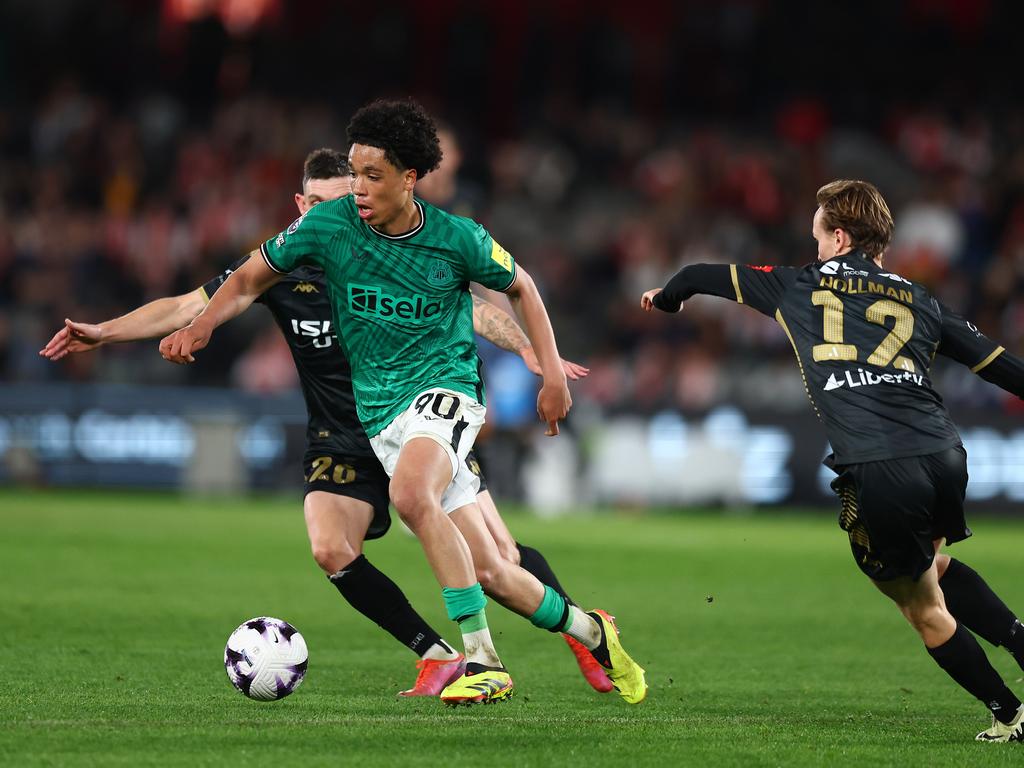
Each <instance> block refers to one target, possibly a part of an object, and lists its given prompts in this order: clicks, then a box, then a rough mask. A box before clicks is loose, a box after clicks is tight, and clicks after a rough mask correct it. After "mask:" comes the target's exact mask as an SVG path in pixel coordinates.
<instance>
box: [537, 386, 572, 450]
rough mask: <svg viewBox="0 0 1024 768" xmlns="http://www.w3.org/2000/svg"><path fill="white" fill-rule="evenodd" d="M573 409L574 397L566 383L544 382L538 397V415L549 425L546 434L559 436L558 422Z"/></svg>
mask: <svg viewBox="0 0 1024 768" xmlns="http://www.w3.org/2000/svg"><path fill="white" fill-rule="evenodd" d="M570 408H572V395H570V394H569V387H568V386H567V385H566V383H565V382H564V381H558V382H547V381H545V382H544V385H543V386H542V387H541V388H540V392H539V393H538V395H537V415H539V416H540V419H541V421H546V422H547V423H548V428H547V429H546V430H545V431H544V434H545V435H547V436H548V437H554V436H555V435H557V434H558V422H559V420H560V419H564V418H565V417H566V416H567V415H568V413H569V409H570Z"/></svg>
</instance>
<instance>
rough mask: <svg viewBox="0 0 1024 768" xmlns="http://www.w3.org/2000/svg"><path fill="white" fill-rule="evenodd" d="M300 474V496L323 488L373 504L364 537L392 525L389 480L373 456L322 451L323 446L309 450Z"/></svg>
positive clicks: (328, 491)
mask: <svg viewBox="0 0 1024 768" xmlns="http://www.w3.org/2000/svg"><path fill="white" fill-rule="evenodd" d="M302 474H303V476H304V477H305V478H306V486H305V488H304V493H303V496H305V494H308V493H312V492H313V491H326V492H327V493H334V494H337V495H338V496H347V497H348V498H350V499H358V500H359V501H365V502H366V503H367V504H369V505H370V506H371V507H373V520H372V521H370V528H369V530H368V531H367V532H366V538H367V539H379V538H380V537H381V536H383V535H384V534H385V533H387V532H388V529H389V528H390V527H391V512H390V510H389V509H388V504H389V503H390V498H389V495H388V485H389V484H390V480H389V479H388V475H387V472H385V471H384V467H382V466H381V464H380V462H379V461H377V457H376V456H364V457H358V458H352V457H346V456H342V455H339V454H325V453H323V450H322V449H321V450H319V451H318V450H310V451H307V452H306V455H305V457H304V458H303V460H302Z"/></svg>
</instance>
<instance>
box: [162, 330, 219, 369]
mask: <svg viewBox="0 0 1024 768" xmlns="http://www.w3.org/2000/svg"><path fill="white" fill-rule="evenodd" d="M209 343H210V333H209V332H208V331H207V330H206V328H205V326H203V325H198V324H197V323H196V322H195V321H193V322H192V323H190V324H189V325H186V326H185V327H184V328H181V329H179V330H177V331H175V332H174V333H172V334H171V335H170V336H166V337H164V338H163V339H162V340H161V341H160V355H161V356H162V357H163V359H164V360H169V361H170V362H172V363H179V364H182V365H184V364H185V363H194V362H195V361H196V359H195V357H193V356H192V353H193V352H198V351H199V350H200V349H202V348H203V347H205V346H206V345H207V344H209Z"/></svg>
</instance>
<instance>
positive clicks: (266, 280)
mask: <svg viewBox="0 0 1024 768" xmlns="http://www.w3.org/2000/svg"><path fill="white" fill-rule="evenodd" d="M252 256H257V258H251V257H252ZM283 277H284V275H283V274H281V273H279V272H275V271H274V270H272V269H271V268H270V267H269V266H267V263H266V261H264V260H263V258H262V257H260V256H258V252H257V251H253V253H251V254H250V258H249V259H248V261H246V262H245V264H243V265H242V266H241V267H239V268H238V269H237V270H235V271H234V272H232V273H231V276H230V277H229V278H228V279H227V280H225V281H224V285H222V286H221V287H220V289H218V291H217V292H216V293H215V294H214V295H213V297H212V298H211V299H210V303H209V304H207V305H206V308H205V309H204V310H203V311H202V312H200V313H199V314H198V315H197V316H196V318H195V319H194V320H192V322H191V323H189V324H188V325H187V326H185V327H184V328H182V329H181V330H178V331H175V332H174V333H172V334H171V335H170V336H167V337H166V338H164V339H163V340H162V341H161V342H160V354H161V355H163V357H164V359H165V360H170V361H171V362H172V363H191V362H194V361H195V357H193V354H192V353H193V352H197V351H199V350H200V349H202V348H203V347H205V346H206V345H207V344H209V342H210V336H211V335H212V334H213V331H214V330H215V329H216V328H217V327H218V326H220V325H221V324H223V323H226V322H227V321H228V320H230V319H231V318H233V317H237V316H238V315H240V314H241V313H242V312H244V311H245V310H246V309H248V308H249V305H250V304H252V303H253V302H254V301H255V300H256V299H257V298H258V297H259V296H260V294H262V293H264V292H266V291H267V290H268V289H270V288H271V286H273V285H274V284H275V283H277V282H279V281H280V280H281V278H283Z"/></svg>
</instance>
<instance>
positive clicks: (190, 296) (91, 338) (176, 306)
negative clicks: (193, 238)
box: [39, 288, 206, 361]
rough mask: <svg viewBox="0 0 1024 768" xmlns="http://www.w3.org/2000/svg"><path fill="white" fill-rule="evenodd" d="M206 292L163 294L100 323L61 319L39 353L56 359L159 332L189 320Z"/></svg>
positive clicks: (146, 337) (197, 290)
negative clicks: (61, 323)
mask: <svg viewBox="0 0 1024 768" xmlns="http://www.w3.org/2000/svg"><path fill="white" fill-rule="evenodd" d="M205 305H206V294H205V293H204V292H203V289H202V288H197V289H196V290H194V291H191V292H190V293H183V294H181V295H180V296H167V297H165V298H162V299H156V300H155V301H151V302H149V303H148V304H143V305H142V306H141V307H139V308H137V309H134V310H132V311H131V312H129V313H128V314H126V315H121V316H120V317H116V318H114V319H113V320H105V321H103V322H102V323H80V322H77V321H75V320H71V319H67V318H66V319H65V320H64V327H63V328H61V329H60V330H59V331H57V333H55V334H54V335H53V338H52V339H50V341H49V342H48V343H47V345H46V346H45V347H43V348H42V349H41V350H40V351H39V354H40V355H42V356H43V357H45V358H47V359H49V360H55V361H56V360H60V359H61V358H62V357H64V356H65V355H68V354H70V353H73V352H88V351H90V350H93V349H97V348H98V347H101V346H103V345H104V344H115V343H119V342H125V341H139V340H140V339H152V338H155V337H157V336H163V335H164V334H167V333H170V332H171V331H174V330H177V329H178V328H181V327H182V326H184V325H187V324H188V323H189V322H191V321H192V318H194V317H195V316H196V315H198V314H199V313H200V312H202V311H203V307H204V306H205Z"/></svg>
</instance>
